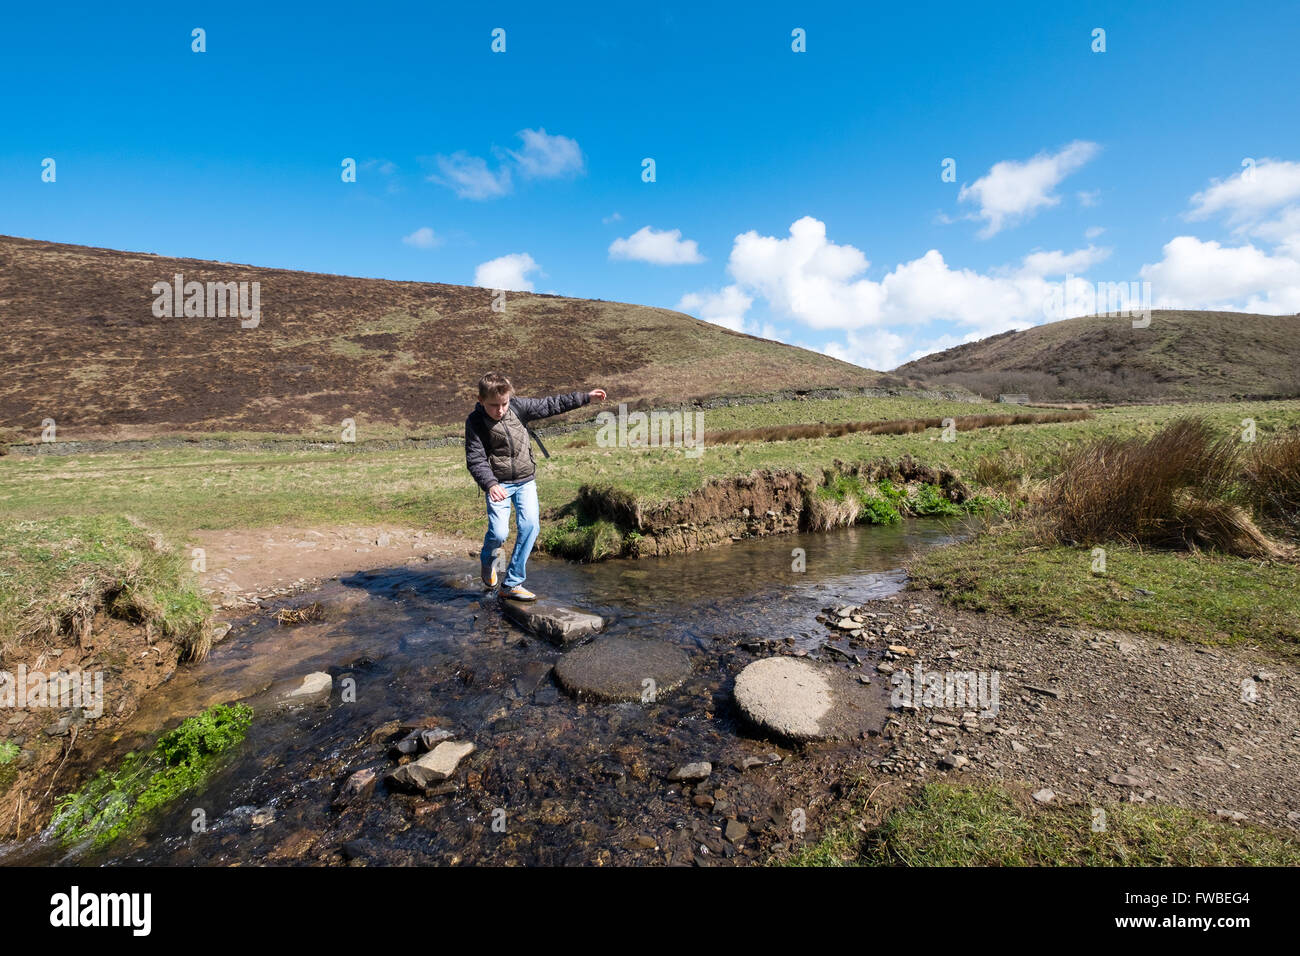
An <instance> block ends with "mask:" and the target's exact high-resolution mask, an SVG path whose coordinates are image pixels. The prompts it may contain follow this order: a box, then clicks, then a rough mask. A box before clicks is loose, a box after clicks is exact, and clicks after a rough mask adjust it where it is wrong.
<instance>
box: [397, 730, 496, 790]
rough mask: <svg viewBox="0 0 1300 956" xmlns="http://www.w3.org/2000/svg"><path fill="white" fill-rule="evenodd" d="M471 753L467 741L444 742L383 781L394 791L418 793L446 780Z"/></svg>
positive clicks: (471, 747)
mask: <svg viewBox="0 0 1300 956" xmlns="http://www.w3.org/2000/svg"><path fill="white" fill-rule="evenodd" d="M473 752H474V745H473V744H472V743H470V742H469V741H467V740H444V741H443V742H442V743H440V744H438V746H436V747H434V748H433V749H432V750H430V751H429V752H428V753H427V754H425V755H424V756H423V757H421V758H420V759H419V760H414V761H412V762H411V763H408V764H406V765H405V766H402V767H398V768H397V769H396V770H394V771H393V772H392V773H390V774H389V775H388V776H387V777H386V778H385V780H386V782H387V783H388V785H389V786H390V787H392V788H394V789H396V790H406V791H408V792H413V793H414V792H419V791H422V790H425V789H427V788H428V787H431V786H433V785H434V784H437V783H441V782H442V781H444V780H446V779H447V778H448V777H450V776H451V775H452V774H454V773H455V772H456V767H457V766H459V764H460V762H461V760H463V759H464V758H465V757H468V756H469V755H470V754H472V753H473Z"/></svg>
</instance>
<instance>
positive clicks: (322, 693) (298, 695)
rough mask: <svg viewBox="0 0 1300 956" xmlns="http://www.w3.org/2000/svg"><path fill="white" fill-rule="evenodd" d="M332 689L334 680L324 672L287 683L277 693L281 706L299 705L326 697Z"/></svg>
mask: <svg viewBox="0 0 1300 956" xmlns="http://www.w3.org/2000/svg"><path fill="white" fill-rule="evenodd" d="M333 689H334V678H333V677H331V676H330V675H329V674H327V673H325V672H324V671H316V672H315V673H312V674H308V675H307V676H306V677H303V678H300V679H299V680H297V681H289V682H287V683H286V684H285V687H284V689H283V690H282V691H280V693H279V700H280V703H281V704H301V703H304V702H306V701H311V700H320V699H321V698H324V697H328V696H329V695H330V691H332V690H333Z"/></svg>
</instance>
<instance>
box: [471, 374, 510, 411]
mask: <svg viewBox="0 0 1300 956" xmlns="http://www.w3.org/2000/svg"><path fill="white" fill-rule="evenodd" d="M513 391H514V386H513V385H511V384H510V379H508V378H506V377H505V376H504V375H502V374H501V373H500V372H488V373H487V374H486V375H484V376H483V377H482V378H481V379H479V380H478V400H479V402H480V403H482V405H483V408H484V409H485V410H486V411H487V413H488V417H489V418H491V419H492V420H493V421H498V422H499V421H500V420H501V419H502V418H504V417H505V414H506V409H508V408H509V407H510V393H511V392H513Z"/></svg>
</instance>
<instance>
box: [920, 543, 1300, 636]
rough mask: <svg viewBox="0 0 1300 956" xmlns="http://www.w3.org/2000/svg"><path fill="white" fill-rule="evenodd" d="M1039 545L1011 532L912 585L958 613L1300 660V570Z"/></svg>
mask: <svg viewBox="0 0 1300 956" xmlns="http://www.w3.org/2000/svg"><path fill="white" fill-rule="evenodd" d="M1104 550H1105V571H1104V572H1094V570H1093V567H1094V564H1095V563H1096V561H1097V558H1096V557H1095V556H1094V554H1093V551H1092V549H1091V548H1088V547H1076V548H1071V547H1065V546H1043V545H1036V544H1035V543H1034V542H1033V539H1032V537H1031V536H1030V535H1029V534H1028V533H1026V532H1023V531H1017V530H1015V529H1007V530H1003V531H1000V532H994V533H989V534H983V535H978V536H977V537H975V538H972V539H971V540H969V541H965V542H961V543H957V544H953V545H949V546H948V547H945V548H936V549H933V550H931V551H927V552H925V553H924V554H921V555H919V556H918V557H917V558H916V559H915V561H914V562H913V563H912V564H911V565H910V566H909V568H908V571H909V573H910V575H911V582H910V585H911V586H912V587H916V588H932V589H934V590H936V591H938V592H940V593H941V594H943V595H944V596H945V597H946V598H947V599H948V600H950V601H952V602H953V603H954V604H956V605H958V606H959V607H964V608H969V609H972V610H977V611H990V612H994V613H999V614H1010V615H1016V616H1020V617H1029V618H1034V619H1036V620H1040V621H1045V622H1049V623H1053V624H1062V625H1086V626H1090V627H1099V628H1108V629H1115V630H1125V631H1133V632H1137V633H1147V634H1152V635H1155V636H1157V637H1161V638H1168V639H1171V640H1188V641H1193V642H1195V643H1199V644H1205V645H1221V646H1232V645H1255V646H1259V647H1263V648H1266V649H1268V650H1269V651H1271V652H1273V653H1276V654H1278V655H1280V656H1282V657H1286V658H1289V659H1291V660H1295V661H1300V569H1297V567H1296V565H1295V564H1291V563H1286V562H1276V561H1258V560H1248V559H1245V558H1237V557H1232V556H1230V555H1219V554H1212V553H1208V552H1200V553H1193V552H1187V551H1160V550H1153V549H1143V548H1138V547H1133V546H1126V545H1113V544H1112V545H1107V546H1106V548H1105V549H1104Z"/></svg>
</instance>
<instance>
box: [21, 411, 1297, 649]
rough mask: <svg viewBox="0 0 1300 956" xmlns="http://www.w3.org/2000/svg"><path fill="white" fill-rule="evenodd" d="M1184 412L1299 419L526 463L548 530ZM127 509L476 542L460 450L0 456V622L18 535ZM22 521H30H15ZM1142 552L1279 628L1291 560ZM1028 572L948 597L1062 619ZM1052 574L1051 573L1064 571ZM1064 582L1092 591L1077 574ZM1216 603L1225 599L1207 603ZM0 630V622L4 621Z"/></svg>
mask: <svg viewBox="0 0 1300 956" xmlns="http://www.w3.org/2000/svg"><path fill="white" fill-rule="evenodd" d="M604 407H605V408H608V409H611V410H612V409H613V408H615V407H616V406H613V405H612V403H610V404H606V405H605V406H604ZM1005 408H1006V407H1005V406H995V405H971V404H968V403H954V402H932V401H927V400H922V399H916V398H886V399H879V398H853V399H836V400H825V401H811V400H809V401H784V402H773V403H767V404H760V405H749V406H738V407H731V408H726V409H719V410H711V411H708V412H705V413H704V414H705V427H706V430H724V429H731V428H750V427H758V426H761V425H773V424H795V423H803V422H817V421H821V422H838V421H856V420H878V419H894V418H910V417H924V416H934V415H937V416H946V415H950V414H952V415H956V414H972V413H975V412H978V411H1005ZM1189 414H1192V415H1202V416H1204V417H1205V418H1206V419H1207V420H1209V421H1210V422H1211V423H1213V424H1214V425H1215V426H1216V427H1218V428H1222V429H1223V430H1224V431H1225V432H1228V431H1232V430H1236V429H1239V428H1240V427H1241V422H1242V421H1243V420H1244V419H1247V418H1249V419H1253V420H1254V421H1255V423H1256V427H1257V429H1258V434H1259V437H1260V438H1261V439H1263V438H1266V437H1267V436H1269V435H1272V434H1275V433H1278V432H1281V431H1284V430H1285V429H1287V428H1290V427H1292V426H1295V425H1297V424H1300V402H1296V401H1287V402H1257V403H1225V404H1210V405H1190V406H1186V405H1185V406H1150V407H1129V408H1117V409H1110V410H1104V411H1100V412H1098V413H1097V414H1096V416H1095V417H1094V418H1092V419H1089V420H1086V421H1081V422H1069V423H1061V424H1044V425H1013V426H1004V427H994V428H986V429H979V430H975V431H969V432H959V433H958V434H957V436H956V440H954V441H952V442H945V441H941V440H939V431H938V429H929V430H927V431H925V432H921V433H917V434H909V435H867V434H852V435H847V436H843V437H839V438H820V439H807V440H794V441H779V442H762V443H750V444H743V445H726V446H717V447H707V442H706V448H705V450H704V452H703V454H702V455H700V456H699V457H696V458H690V457H687V456H686V455H685V454H684V453H683V451H682V450H681V449H673V448H646V449H628V448H601V447H597V445H596V443H595V437H594V436H595V426H594V425H593V426H592V427H591V428H590V429H589V430H585V431H581V432H575V433H573V434H571V435H557V436H554V437H553V438H552V440H551V441H549V442H548V448H549V449H550V450H551V453H552V457H551V458H550V459H549V460H540V456H539V471H538V479H539V491H540V497H541V502H542V510H543V515H544V521H543V523H544V526H554V525H556V524H558V523H559V522H560V520H561V519H559V518H556V517H552V518H549V519H548V518H546V517H545V516H546V515H547V514H548V512H552V513H553V512H554V511H556V510H558V509H560V508H561V507H563V506H565V505H567V504H569V503H571V502H572V501H574V500H575V498H576V497H577V494H578V489H579V488H580V487H581V486H582V485H583V484H587V483H598V484H607V485H613V486H615V487H621V488H625V489H627V490H629V491H630V492H631V493H632V494H634V495H635V496H636V497H637V498H638V499H640V500H641V501H644V502H647V503H654V502H660V501H665V500H671V499H674V498H677V497H680V496H683V495H686V494H689V493H690V492H692V491H694V490H696V489H698V488H699V487H700V486H701V485H702V484H703V483H704V482H706V481H707V480H709V479H710V478H726V477H731V476H735V475H741V474H746V473H748V472H750V471H751V470H754V469H761V468H771V469H780V468H786V469H794V470H802V471H805V472H807V473H810V474H813V475H819V474H820V473H821V470H822V469H824V468H827V467H829V466H830V465H831V463H832V462H833V461H834V460H836V459H840V460H843V461H855V460H860V459H874V458H878V457H881V456H884V457H887V458H890V459H896V458H897V457H899V456H901V455H904V454H910V455H913V456H914V457H916V458H917V459H919V460H921V461H923V462H925V463H927V464H934V465H940V464H946V465H950V466H952V467H953V468H955V469H956V470H957V471H958V472H960V473H961V474H962V475H963V476H964V477H966V478H967V480H968V481H969V480H970V479H971V476H973V474H974V472H975V466H976V464H977V463H978V462H979V461H980V460H981V459H988V458H993V459H996V460H1005V461H1012V460H1015V461H1021V462H1023V463H1024V470H1025V472H1026V473H1027V474H1028V475H1029V476H1030V477H1034V478H1042V477H1046V476H1048V475H1050V474H1051V473H1052V470H1053V467H1054V463H1055V462H1056V460H1057V458H1058V457H1059V455H1060V454H1061V452H1062V451H1063V450H1064V449H1066V448H1068V447H1070V446H1072V445H1075V444H1077V443H1081V442H1088V441H1091V440H1093V439H1096V438H1098V437H1102V436H1106V435H1115V436H1119V437H1124V436H1130V435H1145V434H1150V433H1151V432H1153V431H1155V430H1156V429H1158V428H1159V427H1160V426H1161V425H1163V424H1165V423H1166V422H1168V421H1171V420H1172V419H1174V418H1176V417H1179V416H1183V415H1189ZM124 516H129V517H130V518H132V519H134V520H135V521H136V522H137V523H139V524H140V525H142V526H145V527H148V528H150V529H152V530H155V531H158V532H160V533H161V534H162V536H163V537H164V538H165V539H166V541H167V542H168V543H169V544H170V545H172V546H174V547H184V546H185V545H186V544H188V543H190V541H191V536H192V534H193V533H194V532H195V531H197V530H199V529H223V528H259V527H269V526H273V525H291V526H300V527H313V526H339V525H349V524H371V523H377V522H387V523H391V524H395V525H407V526H412V527H418V528H423V529H427V530H430V531H434V532H437V533H441V534H446V535H469V536H476V535H477V534H478V533H479V532H480V531H481V525H482V521H483V505H482V500H481V495H480V493H479V492H478V490H477V488H476V486H475V485H474V484H473V482H472V480H471V479H470V477H469V475H468V473H467V472H466V470H465V467H464V459H463V451H462V449H461V448H460V447H459V445H452V446H447V447H442V448H433V449H415V450H401V451H379V450H375V451H366V450H365V449H364V447H358V448H353V447H344V448H341V449H339V450H335V451H305V450H297V451H288V452H282V451H238V452H235V451H215V450H203V449H198V448H176V449H165V450H157V451H147V452H126V453H100V454H80V455H70V456H63V455H48V456H36V457H29V456H18V455H9V456H5V457H0V547H2V548H3V552H4V554H5V561H6V562H7V563H8V564H9V566H10V568H11V569H12V570H11V572H10V574H9V575H8V576H6V577H4V578H0V615H9V616H11V615H12V614H13V613H14V612H13V610H12V609H13V608H14V607H16V606H17V605H19V604H21V605H22V606H23V607H24V608H25V609H26V610H25V611H24V613H29V612H30V611H31V610H32V604H33V602H37V603H39V600H40V599H39V598H37V597H34V596H33V592H32V591H31V585H30V584H23V585H22V590H21V593H20V594H15V587H16V585H15V584H14V582H15V581H37V582H40V581H48V582H50V586H51V587H58V586H61V585H57V584H55V583H54V581H55V579H53V578H47V577H44V576H42V572H41V571H40V567H39V563H40V562H39V560H38V559H35V558H32V557H31V556H30V555H29V553H28V551H25V550H24V548H23V546H22V545H23V541H24V536H30V535H33V534H34V535H36V536H37V538H38V539H39V538H40V537H41V536H42V535H48V534H50V533H53V532H51V531H50V530H49V522H52V521H55V520H57V519H67V518H77V519H85V518H96V517H98V518H105V519H120V518H122V517H124ZM24 522H30V523H35V524H31V525H24V524H22V523H24ZM24 528H26V530H24ZM38 529H44V530H38ZM544 530H545V527H544ZM104 533H105V534H108V533H110V532H107V531H105V532H104ZM106 546H107V547H110V548H111V545H106ZM979 547H983V548H985V549H986V551H985V552H984V553H976V552H962V551H951V552H947V553H946V554H948V555H949V557H947V558H945V557H941V556H940V555H941V553H936V554H935V555H934V557H933V561H934V564H933V565H929V566H925V567H923V568H922V569H921V571H920V573H922V574H923V575H930V577H931V578H932V579H934V580H936V581H939V580H940V579H943V580H953V581H959V582H960V581H963V580H965V579H964V578H961V577H960V576H959V575H956V574H955V573H954V572H953V570H952V568H951V567H950V566H947V565H944V564H943V562H944V561H945V560H947V561H959V562H965V563H967V564H970V563H971V562H974V564H975V566H978V567H995V566H997V567H1000V566H1001V565H999V564H998V562H999V561H1004V560H1005V561H1009V559H1007V558H1006V556H1005V555H998V554H995V553H992V552H991V551H988V550H987V549H989V548H992V547H993V546H992V545H989V544H987V543H985V544H982V545H979ZM963 555H966V556H967V557H968V558H969V560H967V558H964V557H963ZM105 560H108V561H111V560H115V559H110V558H106V559H105ZM1041 560H1042V561H1047V560H1048V559H1047V558H1042V559H1041ZM1051 560H1052V561H1058V562H1065V561H1073V562H1075V563H1077V562H1078V561H1079V560H1082V559H1081V558H1078V557H1074V556H1072V557H1069V558H1068V559H1067V558H1066V557H1064V556H1060V555H1056V556H1052V557H1051ZM1143 560H1144V561H1145V562H1146V563H1145V564H1144V565H1142V566H1141V568H1137V567H1133V566H1132V565H1131V564H1130V565H1126V564H1124V563H1123V562H1121V563H1120V565H1119V566H1118V567H1117V570H1116V573H1117V574H1126V575H1128V574H1131V575H1132V576H1133V580H1134V582H1136V586H1142V587H1146V588H1147V589H1149V590H1157V589H1160V590H1161V591H1162V592H1165V593H1178V586H1179V584H1180V582H1181V583H1184V584H1185V583H1188V582H1189V581H1191V580H1194V583H1195V585H1196V588H1195V590H1194V591H1187V592H1186V594H1185V596H1184V597H1183V598H1181V599H1180V600H1182V601H1183V602H1184V604H1183V605H1180V608H1182V611H1180V613H1183V612H1185V617H1186V619H1187V620H1193V619H1194V620H1197V621H1199V622H1200V623H1199V625H1198V627H1197V628H1195V630H1196V632H1197V634H1198V635H1199V636H1200V637H1202V638H1213V637H1214V635H1216V634H1218V633H1220V632H1223V633H1226V634H1228V636H1229V639H1231V640H1242V639H1250V638H1259V637H1260V636H1261V635H1265V636H1267V635H1268V634H1271V633H1272V632H1273V631H1276V630H1278V629H1279V627H1281V625H1278V623H1277V622H1278V620H1279V618H1280V617H1281V616H1283V615H1284V614H1286V613H1289V607H1290V606H1289V605H1286V604H1279V603H1277V602H1276V601H1274V602H1272V603H1270V602H1269V601H1264V602H1263V603H1262V604H1261V607H1262V608H1263V610H1261V611H1260V612H1258V613H1256V614H1253V615H1252V614H1250V613H1248V608H1246V606H1245V605H1247V604H1248V603H1249V602H1251V601H1253V600H1254V599H1255V597H1256V596H1257V594H1256V592H1258V594H1259V595H1264V596H1267V595H1270V594H1275V593H1276V592H1277V591H1279V590H1283V589H1284V585H1285V584H1286V583H1288V582H1291V581H1293V580H1294V577H1293V572H1292V571H1291V569H1290V568H1289V567H1288V568H1285V569H1275V570H1273V571H1269V572H1265V573H1263V576H1256V577H1250V576H1249V575H1245V574H1244V573H1243V572H1244V571H1245V569H1244V568H1243V567H1241V566H1240V565H1237V564H1234V563H1233V561H1232V560H1224V561H1222V562H1217V561H1197V562H1194V565H1188V563H1187V559H1186V558H1185V557H1184V556H1181V555H1171V554H1160V553H1150V554H1148V555H1145V556H1144V557H1143ZM33 561H35V562H36V564H33V563H32V562H33ZM1019 561H1020V559H1019V558H1017V559H1016V561H1009V563H1008V565H1007V566H1008V567H1013V566H1016V564H1017V562H1019ZM1189 566H1194V567H1195V568H1196V571H1195V575H1196V576H1195V577H1194V579H1188V577H1187V574H1188V572H1187V571H1186V570H1184V569H1185V568H1186V567H1189ZM1038 568H1039V569H1038V570H1037V571H1027V572H1025V573H1024V574H1023V575H1019V576H1017V575H1016V574H1013V573H1007V574H999V575H987V576H985V579H984V580H986V581H987V582H988V584H987V586H986V587H983V588H977V589H975V591H976V594H975V595H974V596H972V594H971V593H969V592H970V591H971V589H970V588H966V589H965V592H966V593H963V594H962V595H961V599H962V600H965V601H967V602H971V601H980V600H982V601H987V602H988V606H990V607H999V608H1001V609H1004V610H1013V611H1022V610H1023V611H1029V612H1032V613H1036V614H1044V615H1050V614H1051V613H1063V609H1064V607H1065V606H1066V605H1067V604H1073V603H1074V602H1075V600H1076V599H1077V596H1078V595H1077V594H1075V593H1074V592H1073V591H1071V590H1070V589H1069V588H1066V587H1064V586H1062V587H1060V588H1044V587H1043V577H1044V575H1045V574H1046V572H1047V571H1048V570H1050V564H1045V565H1039V566H1038ZM110 570H111V569H110ZM1251 573H1252V574H1253V572H1251ZM1270 575H1271V576H1270ZM1057 577H1058V578H1059V579H1060V580H1062V581H1065V580H1073V579H1071V578H1062V577H1060V576H1057ZM1274 577H1276V578H1277V580H1273V578H1274ZM1244 581H1255V582H1257V583H1256V584H1252V585H1249V586H1247V585H1244V584H1241V582H1244ZM1017 582H1020V586H1021V587H1022V589H1023V590H1024V591H1025V592H1026V593H1031V592H1032V594H1034V595H1037V597H1036V599H1035V600H1036V603H1035V600H1029V599H1025V598H1015V593H1016V592H1015V590H1014V589H1015V587H1016V586H1017ZM1141 582H1145V583H1141ZM1216 585H1217V586H1218V588H1219V590H1220V591H1222V589H1223V588H1225V587H1227V588H1229V589H1237V588H1238V585H1241V587H1240V594H1241V597H1240V599H1239V601H1238V602H1237V603H1238V605H1240V606H1237V607H1232V606H1230V605H1232V603H1233V601H1232V600H1229V599H1228V598H1225V597H1223V595H1222V594H1219V595H1218V596H1215V595H1214V593H1213V592H1214V587H1215V586H1216ZM172 586H174V585H169V587H172ZM1077 586H1078V587H1100V586H1101V585H1099V584H1097V583H1096V582H1088V581H1081V582H1079V583H1078V585H1077ZM1072 587H1073V585H1072ZM38 590H39V588H38ZM950 590H952V589H950ZM1290 590H1292V591H1295V590H1300V589H1296V588H1291V589H1290ZM959 592H963V589H962V588H956V589H955V590H954V594H958V593H959ZM1234 593H1235V592H1234ZM45 599H46V600H47V601H48V602H49V603H50V605H51V606H54V605H56V604H57V603H58V601H59V600H61V597H60V595H58V594H47V595H46V598H45ZM1216 601H1222V602H1224V603H1225V604H1226V605H1229V606H1225V607H1223V608H1218V607H1217V605H1216V604H1215V602H1216ZM1112 605H1114V606H1113V607H1112V608H1111V609H1109V610H1106V609H1104V608H1098V609H1097V610H1096V611H1095V613H1096V614H1097V615H1098V616H1099V617H1100V618H1102V619H1103V620H1104V622H1105V623H1106V624H1107V625H1108V626H1115V627H1120V626H1132V627H1134V628H1135V629H1139V630H1142V629H1150V628H1151V627H1158V626H1161V624H1160V622H1161V612H1160V611H1159V610H1151V609H1144V608H1143V606H1142V604H1141V602H1133V601H1129V602H1123V603H1120V602H1112ZM1184 605H1185V606H1184ZM1053 608H1055V609H1056V611H1055V612H1054V611H1053ZM1179 620H1182V618H1180V619H1179ZM4 626H5V625H4V624H3V622H0V630H3V628H4ZM1167 626H1173V625H1167ZM1180 626H1181V625H1180ZM1290 634H1291V632H1290V631H1285V633H1284V634H1283V638H1284V639H1285V640H1288V641H1289V640H1291V639H1292V638H1291V637H1290Z"/></svg>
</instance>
